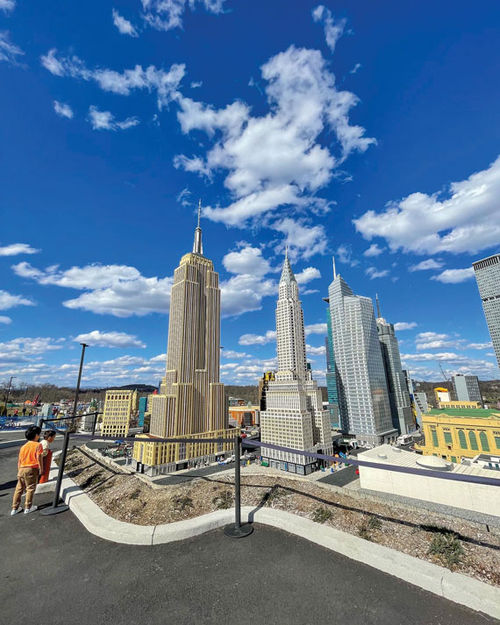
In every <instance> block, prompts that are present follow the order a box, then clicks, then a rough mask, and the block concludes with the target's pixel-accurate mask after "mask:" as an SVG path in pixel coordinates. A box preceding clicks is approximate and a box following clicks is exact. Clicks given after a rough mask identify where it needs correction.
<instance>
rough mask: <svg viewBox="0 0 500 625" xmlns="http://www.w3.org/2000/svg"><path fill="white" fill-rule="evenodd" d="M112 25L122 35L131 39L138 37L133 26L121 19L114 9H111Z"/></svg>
mask: <svg viewBox="0 0 500 625" xmlns="http://www.w3.org/2000/svg"><path fill="white" fill-rule="evenodd" d="M113 24H114V25H115V26H116V28H117V29H118V31H119V32H120V33H121V34H122V35H130V36H131V37H138V36H139V35H138V33H137V30H136V29H135V26H134V25H133V24H132V23H131V22H129V21H128V20H126V19H125V18H124V17H122V16H121V15H120V14H119V13H118V11H117V10H116V9H113Z"/></svg>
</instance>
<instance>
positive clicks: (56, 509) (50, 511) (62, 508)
mask: <svg viewBox="0 0 500 625" xmlns="http://www.w3.org/2000/svg"><path fill="white" fill-rule="evenodd" d="M66 510H69V506H66V505H64V504H61V505H60V506H55V507H54V506H50V507H49V508H45V509H44V510H40V514H42V515H43V516H50V515H52V514H60V513H61V512H66Z"/></svg>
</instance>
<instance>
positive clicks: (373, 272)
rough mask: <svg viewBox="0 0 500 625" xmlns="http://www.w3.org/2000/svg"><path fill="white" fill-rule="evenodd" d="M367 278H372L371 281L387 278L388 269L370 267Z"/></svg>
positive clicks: (366, 271) (367, 270)
mask: <svg viewBox="0 0 500 625" xmlns="http://www.w3.org/2000/svg"><path fill="white" fill-rule="evenodd" d="M365 273H366V275H367V276H369V277H370V280H374V279H375V278H385V277H386V276H388V275H389V270H388V269H377V268H376V267H368V268H367V269H366V270H365Z"/></svg>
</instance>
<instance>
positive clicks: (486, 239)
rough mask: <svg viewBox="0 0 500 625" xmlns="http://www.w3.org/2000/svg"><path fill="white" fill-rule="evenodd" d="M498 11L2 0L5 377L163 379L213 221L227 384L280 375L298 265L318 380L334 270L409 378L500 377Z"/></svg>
mask: <svg viewBox="0 0 500 625" xmlns="http://www.w3.org/2000/svg"><path fill="white" fill-rule="evenodd" d="M499 17H500V10H499V7H498V3H497V2H494V1H491V2H488V1H480V2H478V3H476V4H475V5H474V11H471V9H470V3H468V2H465V1H461V2H460V1H459V2H454V3H453V4H451V3H447V2H445V3H436V2H432V3H431V2H426V1H423V2H420V3H401V2H397V1H387V2H384V3H382V4H380V3H373V2H370V1H369V0H363V1H361V0H358V1H356V2H347V1H343V2H336V3H327V4H324V5H320V4H318V3H317V2H307V1H303V2H300V3H299V2H297V3H290V2H286V1H285V0H273V2H263V1H260V0H254V1H253V2H237V1H236V0H191V1H184V0H161V1H160V0H142V2H141V1H140V0H128V1H124V0H122V1H121V2H120V3H108V2H106V1H103V0H101V1H99V2H98V1H96V0H95V1H94V0H89V1H87V2H85V3H84V6H83V4H82V3H71V2H63V1H62V0H61V1H54V0H47V1H46V2H43V3H28V2H26V1H23V0H0V84H1V93H2V97H1V98H0V146H1V148H0V176H1V178H0V181H1V184H0V218H1V229H0V276H1V281H0V381H3V380H4V379H7V378H8V377H9V376H10V375H14V376H16V378H17V381H18V382H21V381H26V382H32V381H39V382H54V383H61V384H69V385H73V384H74V383H75V377H76V369H77V364H78V360H79V346H78V342H79V341H80V340H83V339H85V340H87V342H89V343H91V345H92V347H91V348H89V350H88V355H87V359H86V363H87V364H86V368H85V373H84V379H83V384H84V385H87V386H93V385H99V384H106V385H113V384H126V383H129V382H134V381H138V382H145V383H153V384H156V383H157V381H158V379H159V378H160V377H161V375H162V371H163V367H164V353H165V348H166V339H167V327H168V317H167V313H168V305H169V291H170V286H171V282H172V275H173V271H174V269H175V267H176V266H177V265H178V262H179V259H180V257H181V256H182V254H183V253H185V252H186V251H189V250H190V248H191V246H192V235H193V229H194V225H195V208H196V205H197V203H198V198H201V199H202V202H203V206H204V209H203V224H202V226H203V236H204V245H205V253H206V255H207V256H208V257H210V258H212V259H213V261H214V263H215V266H216V269H217V270H218V271H219V272H220V280H221V286H222V301H223V315H224V318H223V320H222V344H223V346H224V351H223V354H224V357H223V359H222V370H221V376H222V380H223V381H225V382H226V383H237V384H238V383H239V384H246V383H254V382H255V380H256V378H257V377H258V376H259V375H260V373H261V372H262V371H263V370H264V369H266V368H269V367H272V366H273V359H274V357H275V342H274V336H273V330H274V309H275V301H276V297H277V279H278V278H279V269H280V266H281V263H282V258H283V252H284V248H285V245H286V244H288V246H289V251H290V256H291V258H292V260H293V266H294V269H295V271H296V273H297V274H298V276H299V280H300V289H301V297H302V301H303V307H304V314H305V323H306V330H307V342H308V345H309V346H310V347H309V357H310V359H311V361H312V363H313V369H314V370H315V371H316V375H317V377H318V379H319V381H320V382H322V381H323V379H324V378H323V376H324V369H325V357H324V347H323V346H324V332H325V326H324V322H325V304H324V302H323V301H322V297H323V296H325V295H326V293H327V289H328V284H329V282H330V281H331V278H332V269H331V266H332V262H331V257H332V255H335V258H336V262H337V269H338V271H340V272H341V274H342V275H343V277H344V278H345V279H346V281H347V282H348V283H349V284H350V286H351V287H352V288H353V290H354V291H355V292H356V293H358V294H361V295H367V296H370V297H375V293H378V294H379V296H380V299H381V303H382V312H383V315H384V316H385V317H386V318H387V319H388V320H389V321H391V322H393V323H397V324H398V325H397V326H396V327H397V329H398V336H399V339H400V343H401V352H402V354H403V355H404V356H403V358H404V362H405V364H406V365H407V366H408V367H409V368H410V370H411V371H413V372H414V376H415V377H416V378H417V379H439V378H440V377H441V376H440V374H439V372H438V364H441V365H442V366H443V368H444V369H445V371H446V372H447V373H451V372H453V371H457V372H458V371H462V372H472V373H476V374H478V375H479V376H480V377H481V378H483V379H492V378H495V377H497V378H498V377H499V375H500V374H499V371H498V368H497V366H496V361H495V358H494V355H493V352H492V347H491V344H490V343H489V340H490V339H489V335H488V331H487V328H486V324H485V320H484V315H483V312H482V307H481V301H480V299H479V295H478V292H477V287H476V283H475V280H474V277H473V274H472V269H471V262H472V261H473V260H477V259H479V258H483V257H485V256H488V255H490V254H492V253H495V252H498V251H499V247H500V209H499V206H500V160H498V159H499V153H500V141H499V139H500V123H499V119H498V117H499V114H500V113H499V112H500V109H499V107H498V102H499V98H500V82H499V81H498V73H499V69H500V68H499V58H500V56H499V54H498V40H499V34H500V33H499V29H498V28H495V25H497V24H498V23H499Z"/></svg>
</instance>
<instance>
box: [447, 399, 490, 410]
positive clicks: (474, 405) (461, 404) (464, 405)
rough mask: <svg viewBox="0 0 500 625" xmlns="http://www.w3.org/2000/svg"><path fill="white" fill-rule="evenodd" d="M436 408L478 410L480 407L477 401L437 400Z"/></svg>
mask: <svg viewBox="0 0 500 625" xmlns="http://www.w3.org/2000/svg"><path fill="white" fill-rule="evenodd" d="M438 408H439V409H440V410H449V409H450V408H451V409H452V410H456V409H458V410H479V409H481V408H482V406H481V404H480V403H479V402H478V401H458V400H453V401H440V402H438Z"/></svg>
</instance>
